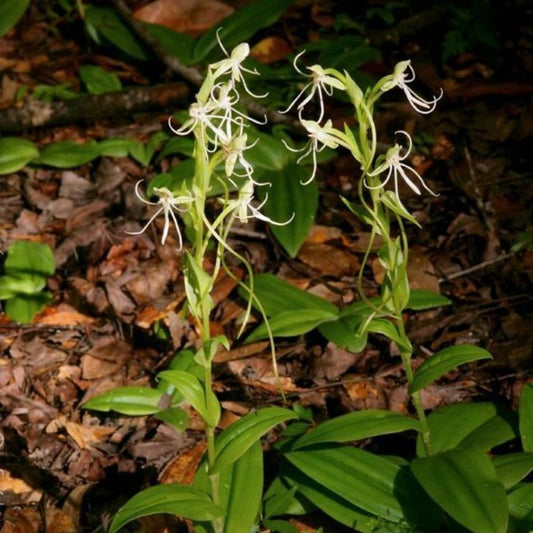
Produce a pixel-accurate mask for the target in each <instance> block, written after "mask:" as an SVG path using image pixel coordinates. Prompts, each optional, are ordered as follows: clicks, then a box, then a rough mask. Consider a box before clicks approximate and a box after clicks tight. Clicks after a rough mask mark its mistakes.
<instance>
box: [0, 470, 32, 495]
mask: <svg viewBox="0 0 533 533" xmlns="http://www.w3.org/2000/svg"><path fill="white" fill-rule="evenodd" d="M7 491H10V492H13V493H15V494H26V493H28V492H32V491H33V488H32V487H30V486H29V485H28V484H27V483H26V482H25V481H24V480H23V479H20V478H17V477H12V476H11V474H10V472H9V471H7V470H1V469H0V494H2V493H3V492H7Z"/></svg>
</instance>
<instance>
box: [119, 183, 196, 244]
mask: <svg viewBox="0 0 533 533" xmlns="http://www.w3.org/2000/svg"><path fill="white" fill-rule="evenodd" d="M142 181H143V180H139V181H138V182H137V183H136V184H135V195H136V196H137V198H139V200H141V202H143V203H144V204H146V205H156V206H159V209H157V210H156V212H155V213H154V214H153V215H152V216H151V217H150V220H148V222H147V223H146V224H145V226H144V227H143V228H142V229H141V230H140V231H127V232H126V233H128V234H129V235H140V234H141V233H144V232H145V231H146V229H147V228H148V226H150V224H151V223H152V222H153V221H154V220H155V219H156V217H157V216H158V215H159V214H160V213H163V216H164V219H165V225H164V227H163V234H162V236H161V244H165V241H166V240H167V237H168V232H169V228H170V219H172V222H174V227H175V228H176V233H177V235H178V249H179V250H181V248H182V246H183V239H182V237H181V231H180V227H179V224H178V219H177V218H176V215H175V213H174V212H175V211H176V212H178V213H179V212H183V211H185V209H184V208H183V207H182V206H187V205H190V204H191V203H192V202H194V198H193V197H192V196H189V195H183V196H174V193H173V192H172V191H170V190H169V189H167V188H166V187H154V189H153V191H154V194H155V195H156V196H158V197H159V200H158V201H157V202H150V201H149V200H147V199H146V198H144V197H143V196H142V194H141V193H140V192H139V185H140V184H141V183H142Z"/></svg>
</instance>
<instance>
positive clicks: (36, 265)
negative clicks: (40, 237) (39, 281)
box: [4, 241, 56, 278]
mask: <svg viewBox="0 0 533 533" xmlns="http://www.w3.org/2000/svg"><path fill="white" fill-rule="evenodd" d="M55 268H56V265H55V260H54V254H53V253H52V250H51V248H50V246H48V244H44V243H41V242H32V241H15V242H13V243H11V244H10V245H9V247H8V249H7V259H6V261H5V263H4V269H5V272H6V274H9V275H13V276H20V275H23V274H30V275H35V276H40V277H44V278H47V277H49V276H52V275H53V274H54V272H55Z"/></svg>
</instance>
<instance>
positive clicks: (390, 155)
mask: <svg viewBox="0 0 533 533" xmlns="http://www.w3.org/2000/svg"><path fill="white" fill-rule="evenodd" d="M399 133H401V134H402V135H404V136H405V137H406V138H407V142H408V146H407V148H405V153H404V154H403V155H401V150H402V148H403V147H402V146H401V145H400V144H398V143H396V144H395V145H394V146H393V147H392V148H389V150H388V151H387V154H386V155H385V161H384V162H383V163H382V164H381V165H378V166H377V168H376V169H375V170H374V171H373V172H370V173H369V174H368V175H369V176H377V175H379V174H381V173H383V172H385V171H386V172H387V175H386V176H385V179H384V180H383V181H382V182H381V183H380V184H379V185H376V186H371V185H368V183H367V182H366V179H365V186H366V187H367V188H368V189H381V188H382V187H385V185H386V184H387V183H388V182H389V180H390V179H391V178H393V179H394V191H395V194H396V198H397V199H398V202H400V204H401V203H402V202H401V200H400V194H399V191H398V178H399V177H400V178H402V179H403V180H404V181H405V183H406V184H407V185H408V186H409V188H410V189H411V190H412V191H414V192H415V193H416V194H419V195H420V194H422V192H421V191H420V188H419V187H418V185H417V184H416V183H415V182H414V181H413V180H412V179H411V178H410V177H409V176H408V174H407V173H408V172H410V173H411V175H412V176H414V177H415V178H416V179H417V180H418V181H419V183H420V185H422V187H423V188H424V189H425V190H426V191H428V192H429V193H430V194H432V195H433V196H438V194H437V193H434V192H433V191H432V190H431V189H430V188H429V187H428V186H427V185H426V183H425V182H424V179H423V178H422V176H421V175H420V174H419V173H418V172H417V171H416V170H415V169H414V168H413V167H410V166H409V165H407V164H406V163H403V161H404V160H405V159H407V157H408V156H409V154H410V153H411V149H412V147H413V141H412V140H411V137H410V135H409V134H408V133H407V132H406V131H403V130H399V131H397V132H396V135H397V134H399Z"/></svg>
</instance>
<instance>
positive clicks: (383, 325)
mask: <svg viewBox="0 0 533 533" xmlns="http://www.w3.org/2000/svg"><path fill="white" fill-rule="evenodd" d="M366 331H368V333H380V334H381V335H385V337H387V338H389V339H390V340H392V341H394V342H395V343H396V345H397V346H398V347H399V348H400V349H402V350H405V351H407V352H412V350H413V347H412V346H411V343H410V342H409V339H404V338H402V337H401V336H400V333H399V332H398V328H397V327H396V326H395V325H394V324H393V323H392V322H391V321H390V320H388V319H387V318H373V319H372V320H371V321H370V322H369V323H368V324H367V326H366ZM405 343H407V344H405Z"/></svg>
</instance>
